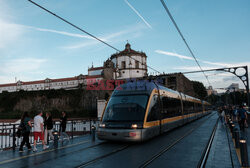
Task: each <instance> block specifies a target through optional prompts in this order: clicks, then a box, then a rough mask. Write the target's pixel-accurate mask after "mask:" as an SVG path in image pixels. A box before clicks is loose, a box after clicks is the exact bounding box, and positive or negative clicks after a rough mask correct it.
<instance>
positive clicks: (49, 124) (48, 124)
mask: <svg viewBox="0 0 250 168" xmlns="http://www.w3.org/2000/svg"><path fill="white" fill-rule="evenodd" d="M44 128H45V133H44V142H45V144H46V145H48V137H50V139H52V140H54V136H53V134H52V129H53V119H52V117H51V113H50V112H46V117H45V120H44ZM48 135H49V136H48Z"/></svg>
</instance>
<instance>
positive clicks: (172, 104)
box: [97, 81, 210, 142]
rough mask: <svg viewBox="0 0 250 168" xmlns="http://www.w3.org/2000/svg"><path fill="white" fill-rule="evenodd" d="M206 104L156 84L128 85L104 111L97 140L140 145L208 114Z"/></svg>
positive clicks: (123, 87) (113, 98) (142, 82)
mask: <svg viewBox="0 0 250 168" xmlns="http://www.w3.org/2000/svg"><path fill="white" fill-rule="evenodd" d="M209 106H210V104H209V103H208V102H206V101H202V100H199V99H197V98H194V97H191V96H188V95H185V94H183V93H180V92H178V91H174V90H171V89H169V88H166V87H164V86H162V85H160V84H157V83H156V82H154V81H152V82H148V81H136V82H128V83H125V84H123V85H121V86H120V87H117V88H116V89H115V90H114V91H113V93H112V95H111V97H110V99H109V101H108V103H107V104H106V106H105V108H104V112H103V114H102V118H101V122H100V124H99V127H98V129H97V137H98V138H99V139H101V140H114V141H133V142H141V141H145V140H148V139H150V138H153V137H155V136H157V135H159V134H162V133H164V132H167V131H169V130H171V129H173V128H176V127H179V126H181V125H183V124H186V123H188V122H191V121H193V120H195V119H198V118H201V117H202V116H204V115H206V114H208V113H209V110H208V108H209Z"/></svg>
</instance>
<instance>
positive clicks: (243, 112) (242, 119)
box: [238, 105, 247, 131]
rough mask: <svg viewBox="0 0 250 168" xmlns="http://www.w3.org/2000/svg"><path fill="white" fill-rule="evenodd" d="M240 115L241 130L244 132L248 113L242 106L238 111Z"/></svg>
mask: <svg viewBox="0 0 250 168" xmlns="http://www.w3.org/2000/svg"><path fill="white" fill-rule="evenodd" d="M238 114H239V116H238V117H239V125H240V129H241V130H242V131H244V130H245V122H246V119H247V111H246V110H245V109H244V108H243V106H242V105H240V108H239V110H238Z"/></svg>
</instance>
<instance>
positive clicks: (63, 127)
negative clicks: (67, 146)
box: [60, 111, 69, 141]
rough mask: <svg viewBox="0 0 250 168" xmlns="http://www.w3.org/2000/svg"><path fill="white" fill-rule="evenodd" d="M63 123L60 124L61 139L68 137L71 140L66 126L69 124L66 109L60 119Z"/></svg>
mask: <svg viewBox="0 0 250 168" xmlns="http://www.w3.org/2000/svg"><path fill="white" fill-rule="evenodd" d="M60 121H61V125H60V139H61V140H62V141H63V138H64V137H66V138H67V139H68V141H69V136H68V134H67V133H66V126H67V115H66V113H65V111H63V112H62V117H61V119H60Z"/></svg>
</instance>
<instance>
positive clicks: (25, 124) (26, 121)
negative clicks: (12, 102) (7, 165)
mask: <svg viewBox="0 0 250 168" xmlns="http://www.w3.org/2000/svg"><path fill="white" fill-rule="evenodd" d="M30 120H31V119H30V117H29V114H28V112H27V111H26V112H24V113H23V115H22V117H21V124H20V125H22V136H23V140H22V142H21V145H20V148H19V152H23V146H24V144H26V146H27V148H28V150H31V149H32V148H31V146H30V142H29V136H30V130H31V127H32V125H31V121H30Z"/></svg>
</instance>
